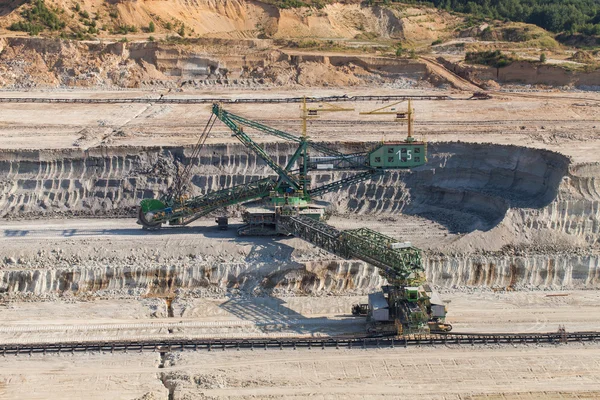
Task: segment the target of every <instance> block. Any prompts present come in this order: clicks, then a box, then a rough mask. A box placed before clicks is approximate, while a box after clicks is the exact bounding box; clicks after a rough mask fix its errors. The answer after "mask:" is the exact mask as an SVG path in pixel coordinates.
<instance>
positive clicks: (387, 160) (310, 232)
mask: <svg viewBox="0 0 600 400" xmlns="http://www.w3.org/2000/svg"><path fill="white" fill-rule="evenodd" d="M336 111H337V110H336ZM375 111H378V110H375ZM318 112H319V109H318V108H315V109H309V108H307V107H306V103H304V105H303V117H304V124H303V127H305V126H306V124H305V121H306V119H307V118H310V117H311V116H312V117H314V116H316V115H318ZM412 115H413V111H412V108H411V106H410V103H409V105H408V110H407V111H406V112H403V113H398V118H401V119H402V118H404V119H405V120H407V121H408V122H409V135H408V137H407V138H406V140H401V141H387V142H380V143H378V144H376V145H374V146H373V148H371V149H368V150H366V151H364V152H358V153H352V154H344V153H342V152H340V151H338V150H336V149H334V148H331V147H330V146H328V145H325V144H322V143H319V142H315V141H312V140H310V139H309V138H308V137H307V135H306V130H305V129H303V134H302V135H301V136H296V135H292V134H290V133H287V132H284V131H281V130H278V129H275V128H272V127H269V126H266V125H263V124H261V123H258V122H256V121H252V120H250V119H247V118H244V117H242V116H239V115H236V114H233V113H231V112H229V111H227V110H225V109H223V107H222V106H221V105H220V104H218V103H215V104H213V105H212V113H211V116H210V118H209V121H208V122H207V124H206V126H205V128H204V130H203V132H202V134H201V135H200V137H199V140H198V143H197V144H196V146H195V147H194V149H193V151H192V154H191V159H194V158H196V157H198V155H199V154H200V151H201V149H202V147H203V145H204V143H205V141H206V138H207V137H208V135H209V133H210V131H211V129H212V127H213V126H214V124H215V121H216V120H217V119H218V120H220V121H221V122H222V123H224V124H225V125H226V126H227V127H228V128H229V129H230V130H231V132H232V133H233V136H234V137H235V138H237V139H238V140H239V141H240V142H241V143H242V144H243V145H244V146H245V147H247V148H248V149H249V150H250V151H252V152H254V154H256V155H257V156H258V157H259V158H260V159H261V160H262V161H264V163H265V164H266V165H268V166H269V167H270V169H271V170H272V171H273V172H274V174H273V175H272V176H270V177H267V178H264V179H259V180H254V181H251V182H248V183H244V184H240V185H234V186H230V187H228V188H225V189H221V190H216V191H212V192H209V193H207V194H205V195H201V196H196V197H187V196H186V195H185V194H186V192H187V191H188V185H189V184H188V183H187V182H188V180H189V177H190V174H191V168H192V166H191V163H190V164H188V165H186V166H185V167H184V168H183V170H182V171H179V173H178V174H177V177H176V179H175V181H174V184H173V185H172V187H171V188H170V189H169V190H168V192H167V194H166V195H165V196H164V197H163V198H161V199H143V200H142V201H141V203H140V207H139V214H138V224H140V225H142V227H143V228H144V229H149V230H154V229H159V228H160V227H161V226H162V225H165V224H168V225H170V226H182V225H187V224H189V223H191V222H193V221H195V220H196V219H198V218H200V217H203V216H206V215H208V214H210V213H212V212H214V211H216V210H219V209H223V208H225V207H227V206H231V205H237V204H244V203H247V202H250V201H256V200H262V203H263V204H266V205H265V206H264V207H261V208H247V209H246V210H245V211H244V212H243V220H244V223H245V225H243V226H242V227H241V228H239V229H238V232H237V233H238V235H294V236H297V237H299V238H302V239H304V240H306V241H308V242H310V243H312V244H314V245H315V246H318V247H320V248H322V249H324V250H327V251H329V252H331V253H333V254H335V255H337V256H339V257H342V258H345V259H359V260H362V261H365V262H367V263H369V264H371V265H373V266H374V267H376V268H377V269H378V270H379V273H380V274H381V275H382V276H384V277H385V278H386V279H387V281H388V283H389V284H388V285H387V286H384V287H383V288H382V289H383V290H382V292H379V293H374V294H371V295H369V302H368V304H359V305H355V306H354V307H353V310H352V311H353V314H355V315H364V316H366V317H367V321H368V323H367V330H368V332H369V333H371V334H392V335H396V334H401V335H406V334H413V333H428V332H448V331H450V329H451V326H450V325H449V324H447V323H445V317H446V307H445V305H444V304H443V303H442V301H441V300H440V299H439V296H438V295H437V294H436V293H435V292H434V291H433V290H432V289H431V287H430V285H428V284H427V283H426V282H425V274H424V269H423V265H422V261H421V251H420V250H419V249H417V248H415V247H414V246H412V245H411V244H410V243H408V242H404V243H402V242H399V241H397V240H395V239H393V238H391V237H388V236H386V235H383V234H381V233H378V232H376V231H373V230H371V229H368V228H360V229H349V230H338V229H336V228H334V227H332V226H330V225H328V224H326V223H325V222H324V208H323V207H321V206H318V205H316V204H314V203H313V202H312V200H313V199H314V198H317V197H319V196H322V195H324V194H326V193H329V192H333V191H336V190H339V189H342V188H345V187H348V186H350V185H353V184H356V183H359V182H362V181H366V180H370V179H377V178H379V177H381V176H383V175H384V174H385V173H386V171H389V170H394V169H407V168H414V167H418V166H420V165H423V164H425V162H426V154H427V144H426V143H425V142H420V141H416V140H414V138H413V137H412V134H411V129H410V127H411V125H412V124H411V122H412ZM245 129H248V130H256V131H259V132H261V133H263V134H267V135H272V136H275V137H277V138H279V139H283V140H285V141H289V142H293V143H296V144H297V147H296V150H295V152H294V153H293V155H292V156H291V158H290V159H289V160H288V161H287V163H286V164H285V165H280V164H279V163H278V162H276V161H275V160H274V159H273V158H272V157H271V156H270V155H269V154H267V152H266V151H265V150H264V148H263V147H262V146H261V145H259V144H258V143H256V142H255V141H254V140H252V139H251V138H250V136H249V135H248V134H247V133H246V132H245ZM340 170H342V171H344V172H345V173H344V174H343V176H344V177H343V178H342V179H339V180H335V181H333V182H327V183H324V184H321V185H318V186H317V185H312V184H311V179H310V172H312V171H340ZM223 218H224V217H221V218H218V219H217V222H219V226H220V227H223V226H224V225H226V220H225V221H224V220H223Z"/></svg>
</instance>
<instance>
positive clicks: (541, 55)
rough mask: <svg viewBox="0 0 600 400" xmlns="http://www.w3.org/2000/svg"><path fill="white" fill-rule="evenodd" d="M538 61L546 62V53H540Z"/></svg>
mask: <svg viewBox="0 0 600 400" xmlns="http://www.w3.org/2000/svg"><path fill="white" fill-rule="evenodd" d="M540 62H541V63H545V62H546V53H542V54H540Z"/></svg>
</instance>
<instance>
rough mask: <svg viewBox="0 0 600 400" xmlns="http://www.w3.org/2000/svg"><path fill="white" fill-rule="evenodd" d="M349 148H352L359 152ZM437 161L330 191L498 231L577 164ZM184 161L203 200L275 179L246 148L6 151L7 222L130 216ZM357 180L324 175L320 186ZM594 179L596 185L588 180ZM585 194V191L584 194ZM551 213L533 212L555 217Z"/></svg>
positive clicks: (483, 155) (450, 152) (367, 204)
mask: <svg viewBox="0 0 600 400" xmlns="http://www.w3.org/2000/svg"><path fill="white" fill-rule="evenodd" d="M341 146H342V147H344V146H346V147H348V148H347V149H346V150H348V151H352V150H353V149H356V148H358V147H357V146H356V145H354V146H350V145H341ZM266 149H267V151H268V152H269V153H271V154H273V155H274V156H275V159H276V160H278V161H279V163H280V164H283V165H285V164H286V163H287V161H288V159H289V157H291V154H292V152H293V148H292V147H291V146H290V145H288V144H284V143H280V144H270V145H267V146H266ZM428 157H429V162H428V164H427V165H426V166H423V167H420V168H418V169H415V170H413V171H410V172H406V171H392V172H389V173H387V174H386V175H385V176H384V177H382V178H380V179H379V180H378V181H376V182H374V181H367V182H363V183H359V184H357V185H353V186H351V187H349V188H348V189H347V190H343V191H341V192H336V193H332V194H328V195H326V196H325V197H324V200H326V201H328V202H330V203H331V204H332V205H334V207H335V210H336V211H337V212H341V213H344V212H358V213H369V214H378V213H383V214H386V213H392V214H393V213H398V212H403V213H408V214H418V215H424V216H427V217H428V218H430V219H434V220H437V221H440V222H442V223H444V224H451V223H452V222H451V221H457V222H454V223H452V224H454V225H455V226H452V227H451V228H452V229H458V230H461V231H463V232H465V231H471V230H475V229H479V230H489V229H491V228H492V227H493V226H495V225H497V224H498V223H499V222H500V221H501V220H502V219H503V218H504V216H505V215H506V212H507V211H508V210H509V209H510V208H527V209H541V210H545V209H543V207H545V206H548V205H550V204H553V201H554V200H555V198H556V197H557V193H558V189H559V186H560V185H561V182H562V180H563V178H565V177H568V176H569V172H568V160H567V158H565V157H563V156H560V155H558V154H556V153H552V152H549V151H542V150H534V149H528V148H524V147H516V146H495V145H473V144H461V143H437V144H432V145H430V146H429V155H428ZM182 162H183V163H184V164H187V163H192V164H193V165H194V167H193V169H192V174H193V176H192V179H191V181H192V183H193V184H194V186H195V191H196V193H197V194H202V193H206V192H207V191H212V190H218V189H221V188H224V187H227V186H231V185H236V184H241V183H246V182H249V181H251V180H255V179H260V178H263V177H265V176H268V175H271V174H272V172H270V170H269V169H268V167H267V166H266V165H265V164H264V162H263V161H262V160H260V159H257V157H256V156H255V155H254V154H249V153H247V152H246V151H245V150H244V148H243V146H242V145H237V144H236V145H209V146H205V149H204V150H203V154H202V155H201V156H200V158H199V159H197V160H189V159H187V151H186V149H183V148H180V147H179V148H154V149H148V150H142V149H115V150H114V151H113V150H111V153H110V156H106V153H105V152H104V151H103V150H100V149H92V150H88V151H85V152H83V151H73V150H65V151H59V152H51V151H31V152H29V153H24V152H21V151H19V152H10V151H5V152H3V153H0V182H1V183H2V186H0V206H1V207H0V208H1V210H2V214H1V216H5V217H6V216H27V215H37V214H53V213H56V212H63V213H71V214H78V215H86V214H87V215H90V214H91V215H94V214H102V213H107V214H114V213H117V214H123V213H127V212H128V211H130V210H132V209H133V208H134V207H135V206H136V205H137V204H138V202H139V200H140V199H141V198H147V197H158V196H159V195H160V194H161V193H162V192H164V191H165V190H166V188H167V186H168V185H169V183H170V182H171V181H172V179H173V176H174V173H175V170H176V167H175V165H176V164H177V163H182ZM587 168H593V166H588V167H587ZM575 173H577V172H575ZM349 174H350V173H347V172H321V173H316V174H313V175H312V176H313V184H312V185H313V187H316V186H319V185H321V184H324V183H326V182H331V181H334V180H337V179H340V178H342V177H344V176H346V175H349ZM584 175H585V174H584ZM572 176H573V177H574V179H567V180H565V181H564V182H563V185H567V186H565V188H566V189H565V191H564V192H565V193H564V195H563V196H566V195H567V192H569V191H573V192H574V193H573V194H572V195H571V196H570V197H569V200H568V201H575V200H577V201H582V202H584V203H585V202H587V203H586V204H588V203H589V204H590V205H589V207H592V208H593V207H594V206H593V204H595V203H594V201H596V202H597V199H596V198H595V197H594V196H596V194H592V193H591V192H590V190H591V188H592V187H595V186H594V185H596V183H595V182H596V178H594V177H593V176H588V177H586V176H576V177H575V175H572ZM586 179H589V180H590V182H591V183H590V184H586V183H584V182H587V181H586ZM571 182H573V184H571ZM573 185H575V186H573ZM589 185H591V186H589ZM582 188H585V189H582ZM581 190H585V192H584V194H580V193H579V192H578V191H581ZM594 190H595V189H594ZM586 196H587V197H586ZM582 205H583V203H582ZM550 207H556V204H554V205H552V206H550ZM541 210H538V211H534V212H533V213H538V214H540V215H542V214H543V213H544V212H549V213H551V214H552V213H553V211H551V210H547V211H541ZM528 212H532V211H528ZM531 223H533V222H531ZM582 223H583V221H582ZM586 229H588V230H589V228H586ZM591 229H592V232H590V233H595V232H594V230H595V229H596V230H597V229H598V228H597V227H595V228H594V227H592V228H591Z"/></svg>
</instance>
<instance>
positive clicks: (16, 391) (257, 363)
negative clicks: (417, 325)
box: [0, 345, 600, 400]
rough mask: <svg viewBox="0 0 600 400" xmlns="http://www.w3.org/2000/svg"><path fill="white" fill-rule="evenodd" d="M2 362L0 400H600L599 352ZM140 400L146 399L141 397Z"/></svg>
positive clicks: (576, 348)
mask: <svg viewBox="0 0 600 400" xmlns="http://www.w3.org/2000/svg"><path fill="white" fill-rule="evenodd" d="M167 358H168V360H167V362H166V363H164V364H163V368H159V366H160V365H161V360H160V356H159V354H158V353H143V354H140V353H128V354H89V355H60V356H57V355H47V356H42V355H36V356H19V357H9V358H6V359H4V360H2V363H3V366H4V368H2V369H0V398H2V399H15V398H27V399H54V398H61V399H79V398H82V397H85V398H87V399H108V398H111V399H115V398H119V399H138V398H144V399H165V398H169V399H206V398H224V399H248V398H285V399H308V398H311V399H365V398H368V399H383V398H386V399H387V398H395V399H407V398H415V397H418V398H422V399H447V400H449V399H490V398H493V399H515V400H517V399H540V400H541V399H564V398H569V399H572V398H587V399H593V398H598V396H600V362H599V361H598V360H600V347H598V346H597V345H586V346H581V345H569V346H564V347H554V346H539V347H535V346H527V347H525V346H515V347H512V346H511V347H493V346H490V347H479V346H476V347H472V348H471V347H458V348H456V347H451V346H448V347H434V348H429V347H424V348H408V349H402V348H395V349H381V350H368V351H364V350H334V349H326V350H298V351H293V350H283V351H254V352H252V351H240V352H235V351H226V352H210V353H209V352H198V353H193V352H184V353H173V354H169V355H168V356H167ZM143 396H144V397H143Z"/></svg>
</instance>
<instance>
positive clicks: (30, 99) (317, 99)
mask: <svg viewBox="0 0 600 400" xmlns="http://www.w3.org/2000/svg"><path fill="white" fill-rule="evenodd" d="M303 99H304V98H303V97H273V98H238V99H229V98H189V99H182V98H168V97H160V98H121V99H100V98H98V99H68V98H64V99H61V98H42V97H0V103H67V104H71V103H72V104H122V103H140V104H147V103H153V104H212V103H225V104H244V103H273V104H276V103H301V102H302V101H303ZM408 99H411V100H471V99H474V100H481V98H477V97H469V98H467V97H462V98H461V97H451V96H446V95H440V96H435V95H395V96H370V95H367V96H326V97H307V98H306V102H308V103H319V102H339V101H347V102H349V101H355V102H359V101H400V100H408Z"/></svg>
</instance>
